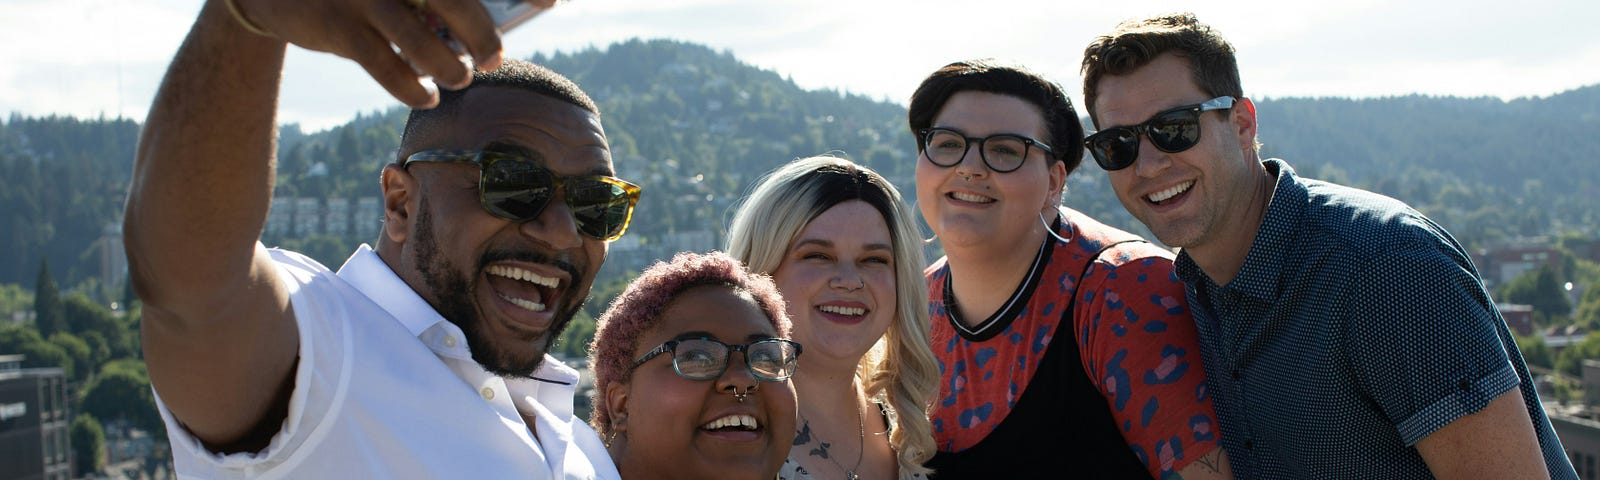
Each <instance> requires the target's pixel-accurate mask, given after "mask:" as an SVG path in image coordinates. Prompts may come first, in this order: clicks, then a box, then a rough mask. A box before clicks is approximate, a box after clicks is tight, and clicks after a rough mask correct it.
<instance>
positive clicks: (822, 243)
mask: <svg viewBox="0 0 1600 480" xmlns="http://www.w3.org/2000/svg"><path fill="white" fill-rule="evenodd" d="M728 230H729V231H728V248H727V250H728V253H729V254H731V255H733V256H734V257H735V258H738V259H740V260H742V261H744V262H745V264H746V265H748V266H749V268H750V269H751V270H752V271H755V272H762V273H769V274H771V275H772V277H773V279H774V280H775V281H776V282H777V284H778V290H779V291H780V292H782V294H783V297H784V300H785V302H786V303H787V304H788V313H789V317H790V319H791V320H792V321H793V322H794V336H793V338H794V340H795V341H797V342H799V343H800V344H801V345H803V346H804V347H805V351H806V355H805V356H804V357H802V358H801V359H800V368H799V371H798V372H797V373H796V374H795V376H794V379H793V380H794V385H795V390H796V392H797V394H798V397H799V404H800V409H799V410H800V419H799V422H798V423H797V425H799V427H798V428H797V429H796V432H795V434H796V435H795V440H794V447H793V448H792V449H791V450H790V451H789V461H788V462H787V463H785V465H784V467H783V470H782V471H781V474H780V477H781V478H785V479H789V480H794V479H857V478H872V479H880V478H922V477H923V476H924V475H926V474H927V473H928V472H929V470H928V469H927V468H926V467H924V466H923V463H924V462H926V461H927V460H928V459H929V458H931V457H932V456H933V453H934V444H933V437H932V428H931V427H930V425H929V423H928V417H927V411H928V408H929V401H930V400H931V399H932V398H933V395H934V393H935V391H936V390H937V388H938V387H937V383H936V382H937V379H938V378H939V371H938V366H937V364H936V363H935V361H934V357H933V352H932V350H931V349H930V347H929V345H928V335H929V330H928V304H927V301H926V299H927V286H926V283H924V281H923V277H922V269H923V267H924V260H923V255H922V245H921V241H920V237H919V236H918V234H917V231H916V228H915V226H913V224H912V218H911V215H910V213H909V210H908V209H907V208H906V206H905V203H904V202H903V201H902V200H901V197H900V193H899V192H898V191H897V190H895V188H894V186H892V185H890V184H889V182H888V181H887V180H885V179H884V178H883V177H882V176H881V175H878V174H877V173H876V172H873V171H872V170H869V169H867V168H866V167H862V166H859V165H856V164H854V163H851V162H850V161H849V160H844V159H840V158H833V157H812V158H805V159H800V160H796V161H794V162H790V163H789V164H787V165H784V166H783V167H780V168H779V169H778V170H776V171H774V172H772V173H771V174H769V175H768V176H767V177H766V178H765V179H763V181H762V182H761V183H760V184H759V185H758V186H757V187H756V188H755V191H754V192H753V193H752V194H751V195H750V196H749V197H748V198H747V199H746V200H745V201H744V203H743V204H742V205H741V206H740V208H739V209H738V211H737V213H735V214H734V219H733V223H732V225H731V226H730V227H729V229H728Z"/></svg>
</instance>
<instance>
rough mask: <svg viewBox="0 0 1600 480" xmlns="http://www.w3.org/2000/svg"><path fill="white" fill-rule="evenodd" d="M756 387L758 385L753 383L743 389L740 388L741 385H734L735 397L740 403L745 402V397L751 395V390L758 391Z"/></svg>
mask: <svg viewBox="0 0 1600 480" xmlns="http://www.w3.org/2000/svg"><path fill="white" fill-rule="evenodd" d="M756 387H757V385H751V386H750V387H749V388H746V389H744V390H742V391H741V390H739V387H733V399H734V400H738V401H739V403H744V397H748V396H750V393H751V392H754V391H756Z"/></svg>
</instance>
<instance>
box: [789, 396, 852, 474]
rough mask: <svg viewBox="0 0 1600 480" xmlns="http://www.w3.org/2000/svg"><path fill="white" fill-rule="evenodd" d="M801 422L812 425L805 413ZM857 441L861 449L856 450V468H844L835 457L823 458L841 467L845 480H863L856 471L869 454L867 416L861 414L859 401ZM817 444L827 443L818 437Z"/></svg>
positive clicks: (801, 416) (801, 417) (801, 415)
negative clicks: (863, 456) (862, 459)
mask: <svg viewBox="0 0 1600 480" xmlns="http://www.w3.org/2000/svg"><path fill="white" fill-rule="evenodd" d="M800 420H803V421H805V422H806V425H807V426H808V427H809V426H810V425H811V420H808V419H806V414H804V413H802V414H800ZM808 429H809V428H808ZM856 440H857V441H858V442H859V443H858V445H859V446H860V449H859V450H856V464H855V466H852V467H850V468H844V464H842V463H839V461H838V460H835V459H834V458H833V455H827V456H824V457H823V458H826V459H828V461H830V462H833V466H835V467H839V470H840V471H843V472H844V478H845V480H861V476H860V475H856V469H858V468H861V457H862V455H864V454H865V453H866V452H867V421H866V419H865V415H864V414H862V413H861V403H860V402H859V401H858V402H856ZM817 443H825V442H823V441H822V438H821V437H818V438H817Z"/></svg>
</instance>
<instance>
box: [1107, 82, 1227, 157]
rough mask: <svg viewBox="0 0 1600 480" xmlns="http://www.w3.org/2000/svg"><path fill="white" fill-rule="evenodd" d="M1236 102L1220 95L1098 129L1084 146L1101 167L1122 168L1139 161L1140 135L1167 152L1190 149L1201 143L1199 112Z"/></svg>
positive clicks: (1224, 108)
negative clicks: (1132, 122) (1137, 121)
mask: <svg viewBox="0 0 1600 480" xmlns="http://www.w3.org/2000/svg"><path fill="white" fill-rule="evenodd" d="M1234 101H1235V99H1234V98H1233V97H1229V96H1221V97H1217V98H1213V99H1210V100H1206V101H1205V103H1197V104H1194V105H1184V106H1181V107H1177V108H1173V109H1169V110H1164V111H1162V112H1161V113H1157V114H1155V115H1152V116H1150V119H1149V120H1145V121H1144V123H1141V124H1138V125H1133V126H1128V127H1112V128H1107V129H1105V130H1101V131H1099V132H1096V133H1095V134H1094V135H1090V136H1088V137H1086V138H1084V139H1083V146H1084V147H1085V148H1087V149H1089V153H1090V154H1091V155H1093V156H1094V163H1097V164H1099V165H1100V168H1103V169H1105V170H1106V171H1117V170H1122V169H1124V168H1128V166H1129V165H1133V162H1135V161H1137V160H1139V135H1141V134H1142V135H1144V136H1146V137H1148V138H1150V144H1151V145H1154V146H1155V147H1156V150H1160V151H1163V152H1167V153H1178V152H1182V151H1184V150H1188V149H1190V148H1193V147H1194V146H1195V144H1198V143H1200V114H1201V113H1202V112H1209V111H1212V110H1227V109H1230V108H1233V102H1234Z"/></svg>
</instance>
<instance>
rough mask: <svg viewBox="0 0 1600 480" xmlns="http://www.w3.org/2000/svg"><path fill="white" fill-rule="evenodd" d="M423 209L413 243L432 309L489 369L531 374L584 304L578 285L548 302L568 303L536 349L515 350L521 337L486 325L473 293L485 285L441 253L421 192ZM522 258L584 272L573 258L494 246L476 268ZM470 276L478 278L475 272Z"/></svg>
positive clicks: (414, 263) (573, 275) (577, 276)
mask: <svg viewBox="0 0 1600 480" xmlns="http://www.w3.org/2000/svg"><path fill="white" fill-rule="evenodd" d="M418 210H419V213H418V214H417V227H416V230H415V232H416V233H415V238H414V240H413V241H414V242H415V243H416V255H415V256H414V257H413V258H412V267H413V268H415V269H416V270H417V272H418V273H420V274H421V275H422V281H423V283H424V284H426V285H427V287H428V290H429V292H430V293H432V294H433V298H434V302H432V303H433V308H434V310H436V311H438V312H439V315H440V316H442V317H444V319H445V321H448V322H450V323H452V324H455V326H456V327H457V328H460V329H461V332H462V334H463V335H464V336H466V339H467V348H468V349H469V350H471V351H472V359H473V360H474V361H476V362H478V365H480V366H482V367H483V369H484V370H486V371H488V372H489V373H492V374H495V375H498V376H501V377H507V378H526V377H531V376H532V375H533V372H534V371H535V370H538V369H539V366H540V365H542V364H543V363H544V354H545V352H547V351H549V349H550V344H551V343H552V342H554V341H555V339H556V338H559V337H560V336H561V333H562V332H563V331H564V330H566V328H567V325H568V324H570V323H572V317H573V316H574V315H576V314H577V313H578V310H579V309H580V308H582V307H583V297H580V296H579V295H580V292H578V290H577V289H576V288H569V289H567V290H566V292H565V293H564V294H563V295H562V296H561V298H559V299H552V300H558V301H553V302H547V304H548V305H550V306H551V307H552V308H553V307H556V306H566V309H565V310H560V311H557V312H556V316H555V321H554V322H553V323H552V324H551V325H550V330H549V331H547V332H545V334H544V335H543V336H541V337H540V338H537V339H533V340H530V342H532V343H535V345H534V346H533V354H532V355H527V356H524V355H522V354H521V353H519V352H516V351H513V349H512V348H511V347H513V346H515V345H513V344H511V342H517V341H520V340H519V339H509V338H495V337H494V336H493V335H491V334H490V333H489V332H488V331H487V329H486V328H484V326H483V314H482V312H483V310H482V308H480V307H479V306H478V305H477V298H478V296H477V295H475V294H474V293H475V292H476V291H477V289H478V288H480V287H481V286H480V285H478V282H477V281H476V280H471V281H469V280H468V279H467V278H468V276H467V274H466V273H465V272H463V271H461V270H460V269H458V268H456V266H455V264H453V263H451V262H450V260H449V259H448V258H446V257H444V256H443V255H440V254H439V244H438V241H437V239H436V238H435V237H434V233H433V216H432V215H431V214H430V213H429V211H430V210H429V208H428V198H427V196H426V195H424V196H423V197H422V200H421V202H420V208H418ZM511 259H514V260H521V261H527V262H533V263H544V264H548V265H554V266H556V267H558V268H560V269H562V270H564V271H566V272H567V274H568V275H570V276H571V278H572V279H573V282H574V283H575V284H577V283H582V282H580V281H579V280H580V279H581V278H582V275H581V273H580V271H579V270H578V268H577V267H576V266H574V265H572V263H571V262H567V261H563V260H560V259H557V258H552V257H551V256H549V255H544V254H540V253H536V252H531V251H526V250H510V249H491V250H489V251H486V252H484V253H483V255H482V256H481V257H480V258H479V260H478V265H476V267H477V268H476V269H474V270H473V271H482V270H483V268H484V267H485V266H487V265H488V264H490V263H492V262H497V261H501V260H511ZM472 278H477V276H476V275H474V276H473V277H472ZM584 293H587V292H584Z"/></svg>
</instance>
